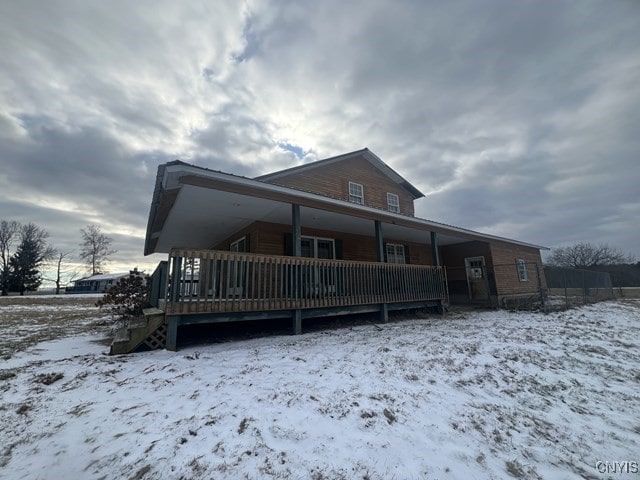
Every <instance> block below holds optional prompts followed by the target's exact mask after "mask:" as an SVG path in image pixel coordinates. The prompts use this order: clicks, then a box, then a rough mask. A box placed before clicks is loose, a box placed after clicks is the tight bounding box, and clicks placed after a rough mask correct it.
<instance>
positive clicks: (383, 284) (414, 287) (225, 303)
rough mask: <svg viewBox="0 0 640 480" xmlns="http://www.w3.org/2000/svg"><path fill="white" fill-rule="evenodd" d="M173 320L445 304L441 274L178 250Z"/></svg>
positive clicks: (421, 268)
mask: <svg viewBox="0 0 640 480" xmlns="http://www.w3.org/2000/svg"><path fill="white" fill-rule="evenodd" d="M169 267H170V271H169V275H168V278H169V288H168V289H167V301H166V311H167V313H168V314H174V315H180V314H187V313H209V312H255V311H267V310H294V309H306V308H325V307H340V306H351V305H366V304H375V303H395V302H420V301H430V300H443V299H444V298H445V295H446V288H445V277H444V271H443V269H442V267H434V266H430V265H394V264H388V263H377V262H353V261H344V260H319V259H313V258H303V257H283V256H275V255H258V254H251V253H234V252H225V251H215V250H186V249H174V250H172V252H171V254H170V258H169Z"/></svg>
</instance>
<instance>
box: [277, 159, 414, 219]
mask: <svg viewBox="0 0 640 480" xmlns="http://www.w3.org/2000/svg"><path fill="white" fill-rule="evenodd" d="M265 181H267V182H269V183H273V184H276V185H282V186H285V187H292V188H296V189H299V190H304V191H307V192H312V193H317V194H319V195H324V196H326V197H331V198H337V199H339V200H346V201H349V182H355V183H359V184H361V185H363V187H364V204H365V205H367V206H369V207H374V208H380V209H382V210H388V205H387V192H388V193H395V194H396V195H398V199H399V202H400V213H402V214H404V215H411V216H414V208H413V196H412V195H411V194H410V193H409V192H407V190H405V189H404V188H402V187H401V186H400V185H398V184H397V183H395V182H393V181H392V180H391V179H390V178H389V177H387V176H386V175H385V174H384V173H382V172H381V171H380V170H379V169H378V168H376V167H375V166H374V165H372V164H371V163H370V162H369V161H367V160H366V159H364V158H362V157H354V158H349V159H346V160H343V161H340V162H335V163H331V164H329V165H321V166H318V167H316V168H313V169H309V170H307V171H304V172H292V173H291V174H288V175H286V176H282V177H278V178H276V179H273V180H265Z"/></svg>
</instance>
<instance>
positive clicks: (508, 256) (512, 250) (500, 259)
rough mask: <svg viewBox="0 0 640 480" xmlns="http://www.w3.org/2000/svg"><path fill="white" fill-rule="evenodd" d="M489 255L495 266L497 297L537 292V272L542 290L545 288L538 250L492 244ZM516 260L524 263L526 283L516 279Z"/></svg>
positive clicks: (545, 283)
mask: <svg viewBox="0 0 640 480" xmlns="http://www.w3.org/2000/svg"><path fill="white" fill-rule="evenodd" d="M491 254H492V256H493V262H494V265H495V267H494V268H495V276H496V285H497V287H498V295H519V294H528V293H531V292H537V291H538V287H539V285H538V272H540V277H541V278H540V284H541V286H542V288H543V289H544V288H546V287H547V282H546V279H545V278H544V270H543V268H542V258H541V257H540V251H539V250H536V249H535V248H527V247H521V246H517V245H509V244H505V243H492V244H491ZM517 259H523V260H524V261H525V262H526V265H527V274H528V277H529V278H528V280H527V281H524V282H522V281H520V279H519V277H518V268H517V262H516V261H517ZM536 264H537V265H538V266H539V268H538V269H536Z"/></svg>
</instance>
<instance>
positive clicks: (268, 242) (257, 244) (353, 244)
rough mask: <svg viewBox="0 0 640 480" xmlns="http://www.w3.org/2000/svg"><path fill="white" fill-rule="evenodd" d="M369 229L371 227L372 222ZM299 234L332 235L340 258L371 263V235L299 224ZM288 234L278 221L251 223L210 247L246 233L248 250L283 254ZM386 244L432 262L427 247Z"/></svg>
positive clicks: (417, 260)
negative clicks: (340, 245) (320, 228)
mask: <svg viewBox="0 0 640 480" xmlns="http://www.w3.org/2000/svg"><path fill="white" fill-rule="evenodd" d="M371 229H372V230H373V222H372V226H371ZM301 230H302V236H309V237H321V238H333V239H336V240H342V260H353V261H360V262H375V261H377V257H376V243H375V237H374V236H370V237H369V236H365V235H353V234H350V233H342V232H335V231H330V230H318V229H315V228H305V227H302V229H301ZM287 233H292V230H291V226H290V225H284V224H278V223H266V222H255V223H252V224H251V225H249V226H248V227H246V228H244V229H242V230H240V231H239V232H237V233H236V234H234V235H232V236H231V237H229V238H227V239H226V240H225V241H224V242H221V243H219V244H217V245H213V246H212V248H213V249H214V250H229V248H230V245H231V243H232V242H234V241H236V240H238V239H239V238H242V237H243V236H245V235H249V244H250V252H251V253H259V254H263V255H285V243H284V237H285V234H287ZM383 240H384V242H386V243H399V244H403V245H405V246H408V248H409V260H410V263H411V264H416V265H432V264H433V260H432V256H431V246H430V245H429V244H426V243H425V244H418V243H412V242H403V241H401V240H397V239H393V238H384V239H383Z"/></svg>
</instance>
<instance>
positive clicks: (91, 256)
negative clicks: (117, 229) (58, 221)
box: [80, 225, 116, 275]
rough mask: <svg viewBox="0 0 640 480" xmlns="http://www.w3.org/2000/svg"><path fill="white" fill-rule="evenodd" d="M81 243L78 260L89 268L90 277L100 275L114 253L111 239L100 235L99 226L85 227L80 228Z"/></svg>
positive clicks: (102, 234)
mask: <svg viewBox="0 0 640 480" xmlns="http://www.w3.org/2000/svg"><path fill="white" fill-rule="evenodd" d="M80 232H81V233H82V243H81V244H80V246H81V247H82V250H81V251H80V258H82V259H83V260H84V261H85V263H86V264H87V265H88V266H89V269H90V270H91V275H95V274H96V273H102V267H103V266H104V263H105V262H106V261H107V259H108V258H109V256H110V255H112V254H114V253H116V250H111V243H112V242H113V239H112V238H111V237H108V236H106V235H105V234H104V233H102V230H101V228H100V226H99V225H87V228H81V229H80Z"/></svg>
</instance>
